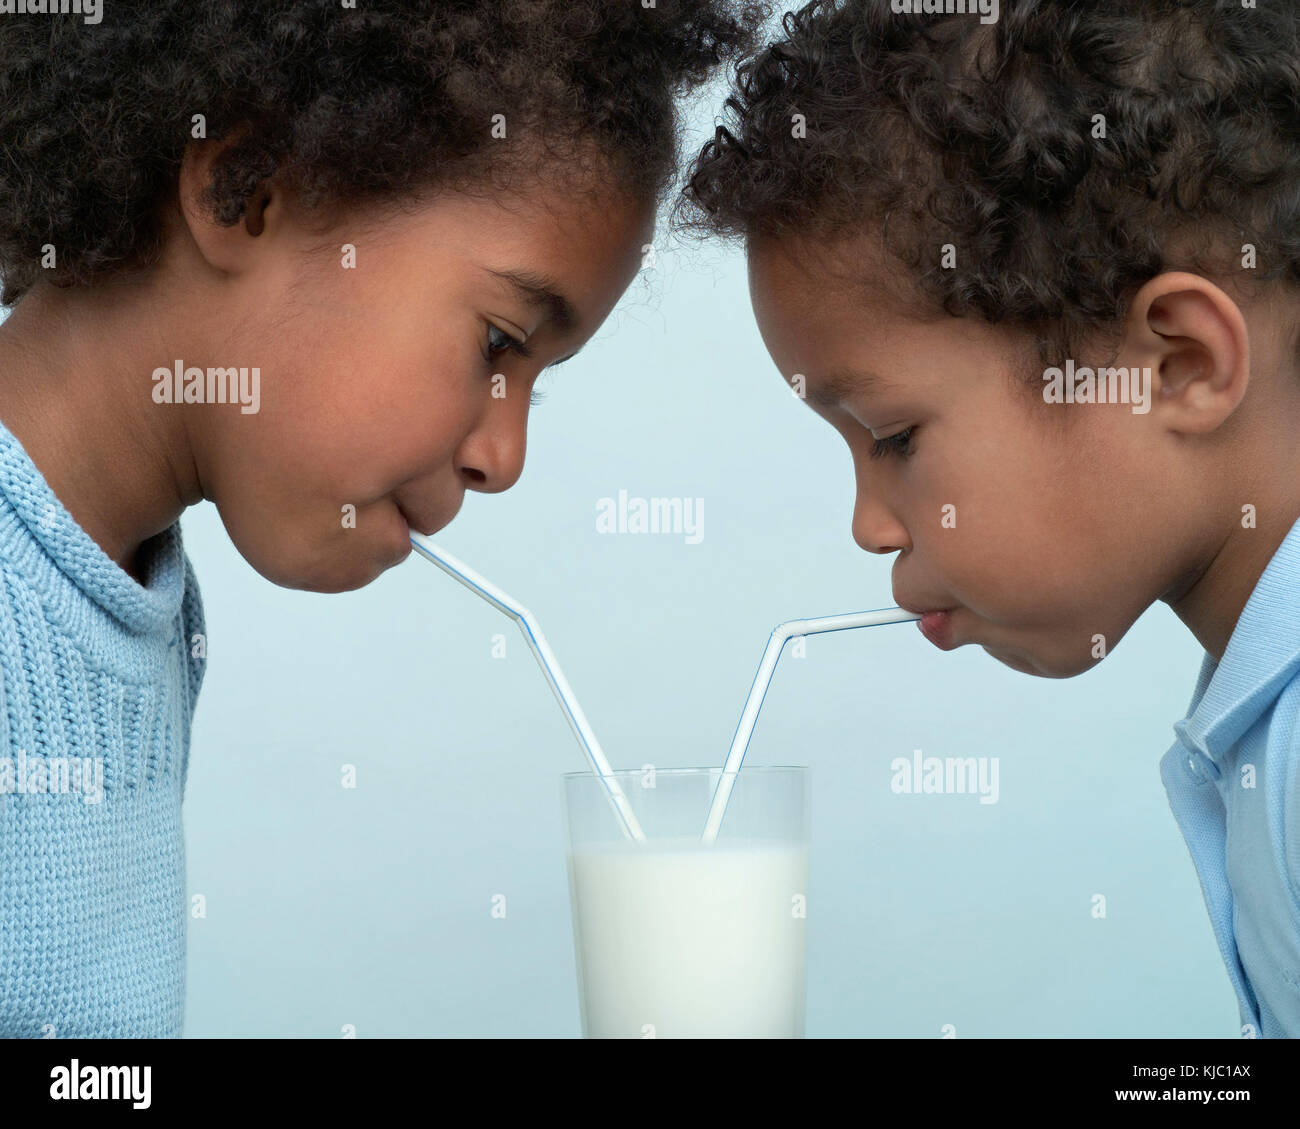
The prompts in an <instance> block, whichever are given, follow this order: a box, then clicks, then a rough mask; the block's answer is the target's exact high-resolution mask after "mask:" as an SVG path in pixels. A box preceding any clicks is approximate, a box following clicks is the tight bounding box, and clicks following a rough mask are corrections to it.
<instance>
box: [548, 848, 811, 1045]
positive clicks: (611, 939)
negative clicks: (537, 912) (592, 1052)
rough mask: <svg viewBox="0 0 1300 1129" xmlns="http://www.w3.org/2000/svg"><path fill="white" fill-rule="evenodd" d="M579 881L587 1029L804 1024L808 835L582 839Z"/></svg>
mask: <svg viewBox="0 0 1300 1129" xmlns="http://www.w3.org/2000/svg"><path fill="white" fill-rule="evenodd" d="M569 890H570V894H571V899H572V904H573V937H574V947H575V949H576V950H577V961H578V998H579V1002H580V1005H581V1008H582V1016H583V1023H582V1033H583V1034H584V1035H585V1036H586V1037H588V1038H619V1037H624V1038H636V1039H640V1038H645V1037H646V1036H648V1035H649V1034H651V1031H650V1027H653V1034H654V1036H655V1037H656V1038H674V1037H676V1038H705V1037H726V1036H732V1037H777V1038H796V1037H801V1036H802V1035H803V1025H804V1002H805V986H806V977H805V969H806V954H807V950H806V940H805V932H806V925H807V921H806V918H805V917H804V916H803V913H804V905H805V903H806V895H807V893H808V847H807V845H796V844H792V843H781V842H776V841H773V840H726V839H724V840H722V841H721V842H719V843H717V844H716V845H714V846H712V847H702V846H701V845H700V842H699V840H698V839H691V838H683V839H662V840H658V841H655V842H653V843H652V844H651V845H649V846H646V845H640V844H636V843H615V844H611V845H609V846H601V847H579V848H576V849H573V850H571V851H570V852H569ZM797 895H804V897H796V896H797Z"/></svg>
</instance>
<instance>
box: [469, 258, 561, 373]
mask: <svg viewBox="0 0 1300 1129" xmlns="http://www.w3.org/2000/svg"><path fill="white" fill-rule="evenodd" d="M488 273H489V274H490V275H492V276H493V277H494V278H499V279H501V280H502V281H503V282H508V283H509V284H510V285H511V286H513V287H514V289H515V291H516V293H518V295H519V296H520V297H521V298H522V299H523V300H524V301H525V302H527V303H528V304H529V305H530V306H535V307H537V308H538V309H543V310H545V311H546V316H547V320H548V321H550V322H551V324H553V325H554V326H555V328H556V330H557V331H559V332H560V333H568V332H570V331H571V330H572V329H574V327H576V326H577V324H578V315H577V313H576V312H575V311H574V309H573V303H572V302H570V301H569V300H568V299H567V298H566V297H565V296H564V295H563V294H561V293H560V291H559V288H558V287H557V286H556V284H555V283H554V282H552V281H551V280H550V279H549V278H545V277H543V276H542V275H538V274H531V273H529V272H528V271H514V270H490V271H488ZM565 359H566V360H567V359H568V358H567V357H566V358H565Z"/></svg>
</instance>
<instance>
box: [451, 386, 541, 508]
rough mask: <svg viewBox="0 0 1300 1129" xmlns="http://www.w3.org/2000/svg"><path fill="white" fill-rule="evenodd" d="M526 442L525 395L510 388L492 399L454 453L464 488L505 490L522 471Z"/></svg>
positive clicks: (486, 491)
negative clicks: (504, 393)
mask: <svg viewBox="0 0 1300 1129" xmlns="http://www.w3.org/2000/svg"><path fill="white" fill-rule="evenodd" d="M512 401H513V402H512ZM527 443H528V397H527V395H525V394H520V393H517V392H515V391H514V389H511V390H510V391H509V393H508V394H507V395H506V396H505V397H504V398H502V399H500V400H495V401H493V402H492V405H491V406H490V407H489V408H488V410H487V411H486V412H484V413H483V417H482V419H481V420H479V422H478V424H477V425H476V426H475V428H474V430H473V431H471V432H470V433H469V435H467V436H466V437H465V440H464V442H463V443H461V445H460V449H459V450H458V451H457V452H456V469H457V471H458V472H459V473H460V475H461V477H462V478H463V479H464V480H465V487H466V489H468V490H477V491H479V492H480V493H483V494H500V493H501V492H502V491H504V490H509V489H510V487H512V486H513V485H514V484H515V483H516V482H518V481H519V478H520V475H522V474H523V473H524V454H525V450H526V448H527Z"/></svg>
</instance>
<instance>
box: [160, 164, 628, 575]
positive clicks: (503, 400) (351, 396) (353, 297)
mask: <svg viewBox="0 0 1300 1129" xmlns="http://www.w3.org/2000/svg"><path fill="white" fill-rule="evenodd" d="M189 223H190V228H191V233H192V235H193V238H192V239H190V240H183V241H181V243H180V244H179V246H180V247H181V248H182V249H181V250H179V251H177V250H176V245H173V246H172V247H171V248H169V251H170V253H171V254H173V255H175V254H179V255H182V256H184V255H188V256H190V257H191V258H193V259H194V262H193V263H191V264H190V266H191V267H197V268H198V269H194V270H190V271H180V270H175V269H173V270H172V271H171V272H170V277H171V278H173V279H176V278H181V277H183V278H185V279H186V280H187V281H186V283H184V284H181V292H180V293H177V292H176V291H175V290H174V291H173V293H172V295H171V298H172V299H173V300H175V301H177V302H179V303H181V304H182V306H181V308H187V309H188V310H189V314H188V318H189V319H190V320H191V322H192V326H193V328H192V329H191V330H189V331H186V330H181V331H180V332H179V333H178V334H175V335H173V336H174V339H175V340H176V342H177V344H176V348H177V349H180V348H182V347H183V348H185V349H186V352H185V353H184V354H183V355H182V356H181V358H180V359H181V360H183V362H184V364H185V366H187V367H188V366H191V365H193V366H199V367H203V368H207V367H208V366H220V367H225V366H236V367H249V368H252V367H254V366H256V367H257V368H258V369H259V370H260V390H259V398H260V403H259V406H258V410H257V411H256V412H255V413H244V412H242V411H241V410H240V407H239V406H238V405H234V404H208V405H203V406H201V407H198V406H196V407H187V408H186V414H185V417H184V418H185V420H186V423H185V427H186V430H187V432H188V439H189V445H190V448H191V450H192V451H193V454H194V459H195V470H196V474H197V478H198V481H199V483H200V484H201V487H202V494H203V496H204V497H205V498H208V499H210V500H212V501H213V502H214V503H215V504H216V506H217V509H218V510H219V512H220V514H221V517H222V520H223V521H224V523H225V525H226V528H227V530H228V531H229V533H230V536H231V539H232V540H233V541H234V543H235V545H236V547H237V548H238V549H239V551H240V553H241V554H242V555H243V556H244V557H245V559H246V560H248V562H249V563H250V564H251V565H252V566H253V567H254V568H255V569H257V571H258V572H260V573H261V574H262V575H263V576H265V577H267V578H268V579H270V580H272V581H274V582H275V583H277V584H280V585H284V586H286V587H290V588H302V589H308V590H311V591H316V592H338V591H346V590H350V589H354V588H358V587H361V586H362V585H365V584H367V583H369V582H370V581H371V580H373V579H374V578H375V577H376V576H378V575H379V574H380V573H381V572H383V571H384V570H385V569H387V568H390V567H392V566H393V565H395V564H397V563H398V562H400V561H402V560H403V559H405V557H406V555H407V554H408V553H409V552H410V542H409V539H408V524H409V528H410V529H414V530H416V531H419V532H422V533H427V534H431V533H434V532H435V531H437V530H439V529H441V528H442V527H443V526H445V525H446V524H447V523H448V522H450V521H451V520H452V518H453V517H454V516H455V515H456V513H457V511H458V510H459V509H460V506H461V503H462V501H463V500H464V497H465V492H466V491H467V490H477V491H480V492H482V493H487V494H492V493H498V492H500V491H503V490H508V489H509V488H510V487H511V486H512V485H513V484H514V483H515V482H516V481H518V479H519V476H520V473H521V472H522V471H523V466H524V448H525V432H526V426H527V422H528V409H529V404H530V396H531V394H532V392H533V386H534V383H535V382H536V380H537V378H538V376H539V374H540V373H541V372H542V370H543V369H545V368H546V367H547V366H549V365H552V364H556V363H559V362H561V361H563V360H566V359H568V358H569V357H570V356H572V355H573V354H574V353H575V352H577V350H578V349H580V348H581V347H582V345H583V344H584V343H585V342H586V341H587V340H588V339H589V338H590V337H591V336H592V334H593V333H595V331H596V329H597V328H598V327H599V326H600V324H601V323H602V322H603V321H604V320H605V318H606V317H607V316H608V314H609V313H610V311H611V309H612V308H613V306H614V304H615V303H616V301H617V300H618V298H619V297H620V295H621V294H622V293H623V291H624V290H625V289H626V288H627V287H628V285H629V284H630V282H631V281H632V279H633V277H634V276H635V275H636V273H637V271H638V269H639V267H640V264H641V261H642V248H643V246H644V245H646V244H648V243H649V242H650V240H651V238H652V235H653V227H654V209H653V205H652V204H651V203H649V202H644V201H640V200H634V199H629V198H624V197H618V198H606V199H605V200H603V201H602V202H601V203H600V204H599V205H595V204H593V203H592V201H591V200H590V199H588V198H584V197H582V196H580V195H575V194H572V193H564V192H561V191H558V190H557V191H549V192H548V191H543V190H538V192H537V193H536V194H535V195H533V196H531V197H529V198H528V199H527V200H518V199H513V198H512V199H498V200H493V199H486V198H481V197H471V196H465V195H444V196H442V197H439V198H435V199H433V200H432V201H430V202H428V203H425V204H422V205H420V206H419V207H418V208H417V207H414V206H412V207H411V208H410V209H408V210H406V211H405V212H402V213H399V214H396V215H384V216H382V217H381V216H379V215H377V214H376V215H369V216H364V217H361V218H359V219H358V220H357V221H355V222H352V223H348V222H346V221H345V222H343V223H340V224H338V225H337V226H335V227H334V229H333V230H331V231H329V232H327V233H324V234H322V233H321V232H320V230H319V229H315V230H312V229H310V228H308V227H307V226H305V225H301V224H299V222H298V221H297V218H296V217H295V215H294V214H293V212H292V210H291V207H290V205H289V204H288V203H287V202H286V201H285V199H284V198H283V197H282V196H272V198H271V203H270V205H269V206H268V207H267V209H266V213H265V219H264V228H263V230H262V231H261V232H260V233H258V234H257V235H256V236H253V235H250V234H249V233H248V231H247V230H246V228H245V225H243V224H242V223H241V224H239V225H236V227H234V228H217V227H216V226H215V225H211V226H205V225H203V224H201V223H197V222H196V220H195V219H194V218H193V216H192V215H191V216H190V217H189ZM346 245H351V247H350V248H349V247H347V246H346ZM170 265H171V266H172V267H173V268H175V267H176V266H177V265H178V264H177V263H176V262H175V261H173V262H172V263H171V264H170ZM214 268H215V269H214ZM191 279H192V280H195V281H192V282H191V281H189V280H191ZM175 359H176V358H174V357H171V356H168V357H165V358H162V359H161V360H160V362H159V363H160V364H161V365H165V366H169V367H170V366H172V365H173V364H174V362H175ZM158 410H161V411H166V410H168V409H167V408H166V407H164V408H160V409H158ZM173 410H174V409H173Z"/></svg>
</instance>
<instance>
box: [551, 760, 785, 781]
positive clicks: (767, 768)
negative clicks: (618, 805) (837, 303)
mask: <svg viewBox="0 0 1300 1129" xmlns="http://www.w3.org/2000/svg"><path fill="white" fill-rule="evenodd" d="M809 771H811V769H810V768H809V766H808V765H806V764H752V765H741V766H740V768H738V769H737V770H736V771H735V772H723V770H722V769H721V768H716V767H713V768H659V767H658V766H656V765H651V766H650V767H649V768H619V769H615V770H614V771H613V772H611V773H609V774H608V775H606V774H604V773H600V772H596V771H594V770H593V769H587V770H586V771H585V772H565V773H561V774H560V778H561V779H562V780H608V779H610V778H611V777H613V778H615V779H617V778H619V777H624V776H644V775H645V774H646V773H647V772H654V774H655V775H656V776H659V775H664V774H683V775H685V774H694V775H697V776H702V775H705V774H708V775H713V776H740V775H742V774H744V775H750V774H753V773H758V772H809Z"/></svg>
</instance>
